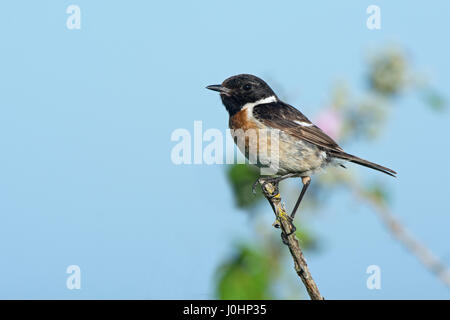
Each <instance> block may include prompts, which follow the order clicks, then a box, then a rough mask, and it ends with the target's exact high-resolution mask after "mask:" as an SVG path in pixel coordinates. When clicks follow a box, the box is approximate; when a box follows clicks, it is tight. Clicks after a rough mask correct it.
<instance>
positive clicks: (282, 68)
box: [0, 1, 450, 299]
mask: <svg viewBox="0 0 450 320" xmlns="http://www.w3.org/2000/svg"><path fill="white" fill-rule="evenodd" d="M70 4H77V5H79V6H80V8H81V19H82V21H81V30H68V29H67V28H66V19H67V17H68V15H67V14H66V8H67V6H68V5H70ZM370 4H377V5H379V6H380V7H381V14H382V28H381V30H378V31H370V30H368V29H367V28H366V19H367V14H366V8H367V6H368V5H370ZM449 11H450V3H448V2H444V1H439V2H437V1H436V2H433V3H432V4H431V3H429V2H425V1H422V2H420V3H419V2H418V1H417V2H412V1H395V2H393V1H345V3H344V2H339V3H338V2H337V1H315V2H306V1H302V2H300V1H291V2H287V3H284V4H280V3H275V2H269V1H245V2H242V1H227V2H223V1H222V2H220V1H189V2H182V1H165V2H159V3H156V2H155V3H154V2H150V1H115V2H111V1H75V2H72V1H8V2H6V1H3V2H2V4H1V5H0V34H1V41H0V50H1V59H0V148H1V157H0V298H27V299H28V298H33V299H34V298H40V299H47V298H62V299H76V298H85V299H92V298H139V299H140V298H145V299H147V298H149V299H154V298H176V299H183V298H193V299H208V298H213V278H214V277H213V276H214V271H215V269H216V267H217V265H218V264H219V263H220V262H221V261H222V259H223V258H224V257H225V256H226V255H227V254H229V253H230V250H231V244H232V243H233V241H234V239H237V238H243V237H247V236H251V235H252V232H254V229H252V228H250V227H247V225H249V224H248V221H247V217H246V216H245V215H244V214H242V212H240V211H239V210H237V209H236V208H235V207H234V203H233V198H232V193H231V190H230V188H229V186H228V184H227V181H226V176H225V173H224V172H225V168H224V167H223V166H219V165H215V166H206V165H202V166H194V165H191V166H175V165H173V164H172V163H171V161H170V150H171V148H172V147H173V145H174V143H173V142H171V141H170V135H171V133H172V131H173V130H174V129H176V128H187V129H190V130H192V126H193V121H194V120H203V125H204V128H219V129H225V128H226V127H227V122H228V119H227V113H226V111H225V109H224V108H223V106H222V105H221V103H220V101H219V98H218V97H217V95H215V94H213V93H212V92H209V91H207V90H205V89H204V87H205V85H208V84H214V83H220V82H221V81H222V80H223V79H225V78H226V77H228V76H231V75H234V74H237V73H244V72H245V73H253V74H256V75H259V76H261V77H263V78H265V79H268V80H269V82H271V83H274V84H275V86H276V87H278V88H283V90H284V93H285V94H290V95H291V96H292V97H293V98H292V100H291V101H289V102H290V103H291V104H293V105H295V106H302V110H303V111H304V112H305V113H306V114H307V115H309V116H311V117H313V116H314V115H315V114H317V113H318V112H319V111H320V109H321V108H323V107H324V106H325V105H326V102H327V101H328V94H329V92H330V89H331V87H332V85H333V83H334V82H335V80H338V79H346V80H348V81H349V83H350V84H351V85H352V86H354V87H361V86H362V80H363V74H364V66H365V60H364V57H365V56H366V54H367V53H368V52H370V49H371V48H379V47H382V46H384V45H386V44H389V43H396V44H398V45H399V46H401V47H403V48H406V50H407V52H408V54H409V57H410V58H411V61H412V62H413V64H414V67H415V68H416V69H418V70H419V71H423V72H425V73H426V74H428V75H429V77H430V79H432V83H433V85H434V86H435V87H436V88H437V89H438V90H439V91H440V92H441V93H442V94H443V95H444V96H445V97H447V99H449V98H450V89H449V86H448V84H449V83H450V61H449V56H450V45H449V43H448V41H447V31H448V30H449V27H450V21H449V20H448V12H449ZM397 102H398V103H397V104H396V108H395V109H394V110H393V113H392V117H391V119H390V122H389V124H388V129H387V131H386V132H385V134H384V136H383V138H382V139H380V140H379V141H377V143H375V144H371V145H368V146H367V145H363V144H358V143H356V144H352V145H351V146H349V147H348V148H347V150H348V152H350V153H355V154H358V155H361V156H363V157H364V158H368V159H371V160H373V161H376V162H379V163H381V164H386V165H389V166H391V167H393V168H395V169H396V170H397V171H398V172H399V178H398V179H387V177H383V176H380V177H379V178H380V180H381V179H382V181H383V182H385V183H386V187H387V188H389V190H390V191H391V192H392V194H393V202H392V209H393V211H394V212H395V213H396V216H397V217H398V218H399V219H401V220H402V221H403V222H404V223H405V225H406V226H407V227H408V228H409V229H410V230H411V231H412V232H413V233H414V234H416V235H417V237H418V238H419V239H421V240H422V241H423V242H424V243H425V244H426V245H427V246H428V247H430V248H431V249H432V250H433V251H434V252H435V254H436V255H438V256H439V257H441V258H442V259H443V261H444V262H445V263H447V264H450V241H449V236H448V231H449V230H450V228H449V227H450V215H449V208H450V205H449V202H448V186H447V181H448V179H449V178H450V170H449V168H448V159H449V157H450V149H449V148H448V141H447V140H448V139H447V137H448V135H449V133H450V126H449V120H450V119H449V115H448V112H446V113H443V114H436V113H432V112H430V111H429V110H428V109H427V108H425V107H424V106H423V104H422V102H421V101H420V100H419V99H417V97H408V98H401V99H399V100H398V101H397ZM360 173H361V174H364V175H367V176H368V177H371V178H372V177H374V176H375V175H377V173H375V172H371V171H369V170H360ZM352 201H355V200H353V198H352V195H351V194H349V193H347V192H344V191H342V192H339V193H338V194H336V195H335V197H334V198H333V199H331V202H330V206H329V207H327V210H326V211H325V212H323V213H322V214H320V215H319V216H315V217H314V218H311V219H309V220H308V223H309V224H308V225H309V227H310V228H312V229H313V230H314V231H315V232H316V233H317V234H318V235H319V236H320V237H321V238H322V240H323V243H324V249H323V250H322V251H321V252H320V253H316V254H311V255H309V257H308V262H309V265H310V267H311V270H312V272H313V276H314V277H315V279H316V280H317V283H318V285H319V288H320V289H321V291H322V294H323V295H324V296H326V297H327V298H328V299H337V298H343V299H346V298H359V299H365V298H370V299H372V298H374V299H392V298H446V299H449V298H450V290H449V289H448V288H446V287H445V286H444V285H443V284H441V283H440V282H439V281H438V280H437V279H436V278H435V277H434V276H432V275H430V274H429V273H428V272H427V271H425V270H424V269H423V267H422V266H421V265H420V264H419V263H418V262H417V261H416V260H415V258H414V257H412V256H411V255H410V254H409V253H407V252H406V251H405V250H404V248H403V247H402V246H401V245H399V244H398V242H396V241H395V240H393V239H392V238H391V236H390V235H389V234H388V233H387V232H386V230H385V229H384V227H383V226H382V225H381V223H380V221H379V219H378V218H377V217H376V216H375V215H374V214H373V213H372V212H371V211H370V209H369V208H365V207H364V206H354V207H351V208H349V205H348V203H349V202H352ZM355 208H356V209H355ZM265 209H267V210H266V211H267V215H272V213H271V212H270V210H269V209H268V208H265ZM71 264H76V265H79V266H80V267H81V273H82V284H81V285H82V289H81V290H68V289H67V288H66V278H67V276H68V275H67V274H66V273H65V271H66V268H67V266H69V265H71ZM371 264H377V265H379V266H380V267H381V270H382V289H381V290H378V291H377V290H374V291H370V290H368V289H367V288H366V278H367V274H366V273H365V271H366V268H367V266H368V265H371Z"/></svg>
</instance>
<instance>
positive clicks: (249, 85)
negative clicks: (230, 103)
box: [243, 83, 252, 91]
mask: <svg viewBox="0 0 450 320" xmlns="http://www.w3.org/2000/svg"><path fill="white" fill-rule="evenodd" d="M243 88H244V90H245V91H249V90H250V89H251V88H252V85H251V84H249V83H247V84H245V85H244V87H243Z"/></svg>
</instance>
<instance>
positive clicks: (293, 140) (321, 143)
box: [206, 74, 397, 219]
mask: <svg viewBox="0 0 450 320" xmlns="http://www.w3.org/2000/svg"><path fill="white" fill-rule="evenodd" d="M206 88H207V89H210V90H214V91H218V92H220V97H221V99H222V102H223V104H224V105H225V108H226V109H227V111H228V113H229V115H230V120H229V127H230V129H232V130H238V129H242V130H243V131H248V130H256V131H261V130H262V129H264V130H268V131H269V132H270V131H276V132H277V133H278V135H277V137H278V141H277V147H278V148H277V149H278V150H277V152H276V153H275V155H276V157H277V159H276V160H277V161H276V162H277V172H276V176H275V177H273V178H270V179H269V180H270V181H274V182H279V181H281V180H283V179H286V178H290V177H301V178H302V182H303V188H302V191H301V193H300V196H299V198H298V200H297V202H296V204H295V206H294V209H293V211H292V213H291V218H292V219H293V218H294V216H295V213H296V211H297V209H298V206H299V205H300V202H301V201H302V199H303V196H304V194H305V192H306V189H307V188H308V186H309V184H310V182H311V175H312V174H314V173H315V172H317V171H318V170H320V169H322V168H325V167H327V166H329V165H340V166H342V167H343V164H342V162H345V161H349V162H353V163H357V164H359V165H362V166H365V167H368V168H371V169H375V170H378V171H381V172H383V173H386V174H388V175H390V176H393V177H395V175H396V174H397V173H396V172H395V171H394V170H392V169H389V168H386V167H383V166H381V165H378V164H376V163H373V162H370V161H367V160H364V159H361V158H358V157H356V156H354V155H351V154H348V153H346V152H344V150H343V149H342V148H341V147H340V146H339V145H338V144H337V143H336V142H335V141H334V140H333V139H332V138H330V137H329V136H328V135H327V134H325V133H324V132H323V131H322V130H321V129H320V128H319V127H317V126H315V125H314V124H313V123H312V122H311V121H309V119H308V118H307V117H305V116H304V115H303V114H302V113H301V112H300V111H298V110H297V109H295V108H294V107H292V106H291V105H289V104H287V103H284V102H283V101H281V100H280V99H278V97H277V95H276V94H275V93H274V92H273V90H272V89H271V88H270V87H269V86H268V85H267V83H265V82H264V81H263V80H262V79H260V78H258V77H255V76H253V75H250V74H240V75H237V76H233V77H230V78H228V79H226V80H225V81H224V82H223V83H222V84H221V85H210V86H207V87H206ZM267 136H270V134H267ZM235 141H236V139H235ZM249 141H250V139H247V138H246V139H245V143H244V145H240V144H239V143H238V147H239V148H240V150H241V151H242V152H243V153H244V154H245V155H246V157H247V158H251V157H253V158H258V154H252V152H253V153H255V152H256V153H259V151H258V150H259V149H260V148H261V146H260V144H261V141H259V140H258V146H257V148H251V146H249V143H250V142H249ZM267 145H268V146H269V148H270V145H275V144H273V141H272V143H271V142H270V141H269V142H268V143H267ZM252 150H253V151H252ZM259 156H260V155H259ZM272 160H273V159H272ZM262 162H265V163H267V161H259V162H257V163H256V165H259V166H261V163H262ZM272 162H273V161H272Z"/></svg>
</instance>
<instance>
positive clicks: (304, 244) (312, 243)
mask: <svg viewBox="0 0 450 320" xmlns="http://www.w3.org/2000/svg"><path fill="white" fill-rule="evenodd" d="M295 235H296V236H297V238H298V240H299V241H300V247H301V248H302V249H303V250H317V249H318V248H319V245H318V243H319V241H318V239H317V238H316V236H314V235H313V234H312V233H311V232H310V231H308V230H306V229H305V228H299V229H297V231H296V232H295Z"/></svg>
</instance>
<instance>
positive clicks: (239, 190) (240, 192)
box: [228, 164, 262, 208]
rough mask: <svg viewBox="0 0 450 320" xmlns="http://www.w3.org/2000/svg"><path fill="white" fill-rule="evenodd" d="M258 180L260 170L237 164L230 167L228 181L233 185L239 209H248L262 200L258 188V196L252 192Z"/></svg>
mask: <svg viewBox="0 0 450 320" xmlns="http://www.w3.org/2000/svg"><path fill="white" fill-rule="evenodd" d="M258 178H259V170H258V169H257V168H256V167H253V166H250V165H245V164H236V165H232V166H230V167H229V169H228V180H229V181H230V183H231V187H232V190H233V193H234V198H235V201H236V205H237V206H238V207H240V208H247V207H250V206H253V205H255V204H256V203H257V202H258V201H259V200H261V199H262V193H261V191H260V190H259V188H257V193H256V194H253V192H252V185H253V183H254V182H255V181H256V180H257V179H258Z"/></svg>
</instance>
